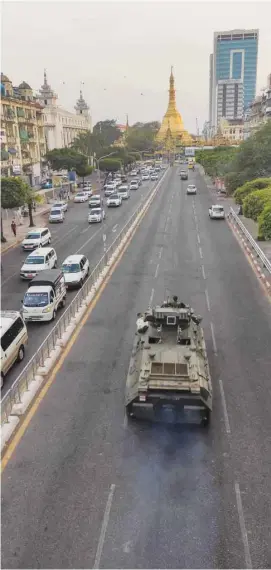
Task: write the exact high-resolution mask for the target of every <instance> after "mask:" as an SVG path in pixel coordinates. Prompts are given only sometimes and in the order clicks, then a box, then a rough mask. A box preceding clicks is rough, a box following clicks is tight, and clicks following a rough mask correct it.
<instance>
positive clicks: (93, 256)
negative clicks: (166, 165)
mask: <svg viewBox="0 0 271 570" xmlns="http://www.w3.org/2000/svg"><path fill="white" fill-rule="evenodd" d="M154 185H155V183H154V182H151V181H150V182H147V183H144V184H142V186H140V187H139V190H137V191H133V192H131V198H130V199H129V200H124V201H123V203H122V205H121V207H120V208H107V206H106V205H105V206H104V207H105V211H106V215H107V217H106V220H105V222H104V223H103V224H88V221H87V216H88V212H89V209H88V202H85V203H83V204H74V203H73V202H71V203H70V206H69V209H68V212H67V213H66V217H65V221H64V223H63V224H56V225H54V224H49V227H50V231H51V234H52V246H53V247H54V248H55V250H56V253H57V256H58V266H60V265H61V263H62V262H63V261H64V259H65V258H66V257H67V256H68V255H71V254H73V253H82V254H84V255H86V256H87V258H88V259H89V261H90V269H92V268H94V267H95V265H96V264H97V263H98V261H99V259H100V258H101V257H102V255H103V248H104V242H103V234H106V236H107V239H106V246H107V247H109V246H110V244H111V243H112V242H113V241H114V239H115V238H116V236H117V235H118V233H119V232H120V231H121V229H122V227H123V226H124V225H125V223H126V222H127V220H128V219H129V217H130V216H131V215H132V213H133V212H134V210H135V209H136V208H137V206H138V205H139V203H140V201H142V200H144V199H145V196H146V195H147V193H148V190H149V189H150V188H152V187H154ZM105 200H106V199H105ZM26 257H27V252H25V251H23V250H22V249H21V248H20V247H17V248H15V249H11V250H9V251H8V252H7V253H6V254H5V255H4V257H3V266H4V279H3V280H2V309H3V310H6V309H11V310H19V309H20V308H21V300H22V299H23V296H24V293H25V291H26V289H27V286H28V284H27V282H25V281H22V280H21V279H20V268H21V266H22V264H23V261H24V259H25V258H26ZM76 293H77V290H69V291H68V294H67V303H66V307H67V306H68V304H69V302H70V301H71V300H72V299H73V297H74V296H75V295H76ZM66 307H65V309H66ZM62 314H63V310H59V311H58V312H57V319H56V320H55V321H54V323H53V322H51V323H29V325H28V333H29V343H28V347H27V351H26V355H25V358H24V360H23V361H22V362H21V363H19V364H16V365H15V366H13V368H12V369H10V371H9V373H8V374H7V376H6V378H5V383H4V386H3V389H2V397H3V396H4V395H5V393H6V392H7V391H8V389H9V388H10V387H11V385H12V384H13V382H14V381H15V379H16V378H17V376H18V375H19V373H20V372H21V370H23V368H24V367H25V365H26V363H27V362H28V360H30V358H32V356H33V354H35V352H36V351H37V349H38V348H39V346H40V345H41V344H42V342H43V341H44V339H45V338H46V336H47V335H48V334H49V332H50V330H51V329H52V328H53V326H55V324H56V322H57V320H58V319H59V317H60V316H61V315H62Z"/></svg>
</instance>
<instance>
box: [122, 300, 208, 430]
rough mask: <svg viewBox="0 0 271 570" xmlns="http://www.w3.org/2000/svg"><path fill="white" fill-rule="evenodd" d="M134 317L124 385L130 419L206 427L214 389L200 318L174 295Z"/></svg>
mask: <svg viewBox="0 0 271 570" xmlns="http://www.w3.org/2000/svg"><path fill="white" fill-rule="evenodd" d="M137 316H138V318H137V323H136V324H137V332H136V334H135V340H134V345H133V350H132V357H131V361H130V366H129V371H128V376H127V382H126V395H125V405H126V411H127V415H128V417H129V418H131V417H133V418H142V419H148V420H153V421H169V422H171V423H183V422H188V423H199V422H201V423H203V424H204V425H207V424H208V423H209V419H210V413H211V410H212V384H211V377H210V372H209V365H208V358H207V352H206V345H205V341H204V336H203V330H202V327H201V326H200V323H201V320H202V319H201V317H199V316H196V315H195V314H194V311H193V309H192V308H191V307H189V306H187V305H185V304H184V303H182V302H179V301H178V297H176V296H174V297H173V298H172V299H169V300H167V301H166V302H164V303H162V304H161V305H158V306H156V307H155V308H149V309H148V310H147V311H146V312H145V313H139V314H138V315H137Z"/></svg>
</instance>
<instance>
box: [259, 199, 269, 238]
mask: <svg viewBox="0 0 271 570" xmlns="http://www.w3.org/2000/svg"><path fill="white" fill-rule="evenodd" d="M258 222H259V229H258V239H261V240H269V239H270V240H271V203H270V204H267V205H266V206H265V207H264V209H263V211H262V213H261V214H260V216H259V218H258Z"/></svg>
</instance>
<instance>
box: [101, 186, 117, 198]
mask: <svg viewBox="0 0 271 570" xmlns="http://www.w3.org/2000/svg"><path fill="white" fill-rule="evenodd" d="M116 190H117V186H116V184H115V183H114V184H107V185H106V187H105V191H104V195H105V196H111V194H115V192H116Z"/></svg>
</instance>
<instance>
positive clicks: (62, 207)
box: [51, 200, 68, 212]
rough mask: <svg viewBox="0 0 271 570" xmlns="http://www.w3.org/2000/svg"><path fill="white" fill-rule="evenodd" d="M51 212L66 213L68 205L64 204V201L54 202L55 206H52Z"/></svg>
mask: <svg viewBox="0 0 271 570" xmlns="http://www.w3.org/2000/svg"><path fill="white" fill-rule="evenodd" d="M51 209H52V210H58V209H60V210H63V212H67V210H68V203H67V202H65V200H59V202H55V204H53V205H52V208H51Z"/></svg>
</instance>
